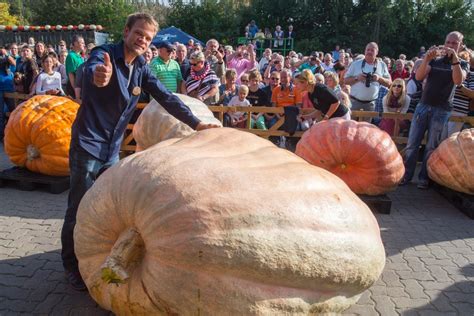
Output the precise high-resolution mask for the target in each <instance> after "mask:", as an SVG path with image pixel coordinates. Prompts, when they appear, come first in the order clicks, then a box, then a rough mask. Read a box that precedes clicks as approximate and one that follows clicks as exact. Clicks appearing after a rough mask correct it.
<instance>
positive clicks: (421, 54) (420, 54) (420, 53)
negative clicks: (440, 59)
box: [417, 46, 426, 58]
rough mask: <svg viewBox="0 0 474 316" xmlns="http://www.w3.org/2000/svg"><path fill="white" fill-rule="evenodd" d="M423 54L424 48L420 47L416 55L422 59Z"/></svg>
mask: <svg viewBox="0 0 474 316" xmlns="http://www.w3.org/2000/svg"><path fill="white" fill-rule="evenodd" d="M425 54H426V48H425V46H421V47H420V51H419V52H418V55H417V56H418V58H423V57H424V56H425Z"/></svg>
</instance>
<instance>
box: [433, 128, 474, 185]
mask: <svg viewBox="0 0 474 316" xmlns="http://www.w3.org/2000/svg"><path fill="white" fill-rule="evenodd" d="M427 169H428V175H429V176H430V178H431V179H433V180H434V181H435V182H437V183H439V184H441V185H444V186H446V187H448V188H451V189H453V190H456V191H459V192H464V193H467V194H474V128H471V129H465V130H463V131H461V132H460V133H455V134H453V135H451V137H449V138H447V139H445V140H444V141H443V142H442V143H441V144H440V145H439V146H438V148H436V150H435V151H433V153H432V154H431V156H430V158H429V159H428V163H427Z"/></svg>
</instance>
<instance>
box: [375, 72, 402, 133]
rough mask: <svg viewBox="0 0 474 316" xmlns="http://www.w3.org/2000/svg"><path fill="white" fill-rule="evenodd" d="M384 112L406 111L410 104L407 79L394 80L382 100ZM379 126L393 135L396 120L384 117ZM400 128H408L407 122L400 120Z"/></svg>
mask: <svg viewBox="0 0 474 316" xmlns="http://www.w3.org/2000/svg"><path fill="white" fill-rule="evenodd" d="M382 104H383V112H384V113H388V112H392V113H406V112H407V110H408V106H409V105H410V97H409V96H408V95H407V91H406V88H405V80H403V79H402V78H397V79H395V80H394V81H393V82H392V85H391V86H390V89H389V91H388V93H387V95H386V96H385V97H384V98H383V100H382ZM379 127H380V129H381V130H384V131H386V132H387V133H388V134H389V135H390V136H393V132H394V128H395V120H394V119H389V118H382V120H381V121H380V124H379ZM400 128H402V129H403V128H406V126H405V122H404V121H400Z"/></svg>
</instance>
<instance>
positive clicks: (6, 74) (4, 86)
mask: <svg viewBox="0 0 474 316" xmlns="http://www.w3.org/2000/svg"><path fill="white" fill-rule="evenodd" d="M15 65H16V62H15V58H13V57H12V56H11V55H10V54H9V53H8V52H7V50H6V48H5V47H0V141H3V135H4V134H3V130H4V128H5V112H4V110H5V105H6V107H7V109H8V110H9V111H11V110H13V102H12V101H13V100H11V99H5V97H4V94H5V92H13V91H15V90H14V89H13V73H12V72H11V69H10V67H11V66H15Z"/></svg>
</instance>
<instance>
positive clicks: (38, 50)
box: [33, 42, 47, 68]
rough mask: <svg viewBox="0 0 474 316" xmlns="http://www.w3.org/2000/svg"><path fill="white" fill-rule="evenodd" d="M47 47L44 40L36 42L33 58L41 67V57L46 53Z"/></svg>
mask: <svg viewBox="0 0 474 316" xmlns="http://www.w3.org/2000/svg"><path fill="white" fill-rule="evenodd" d="M46 54H47V52H46V47H45V46H44V43H43V42H36V44H35V52H34V55H33V58H34V59H35V60H36V64H37V65H38V67H39V68H42V65H41V59H42V58H43V56H44V55H46Z"/></svg>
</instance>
